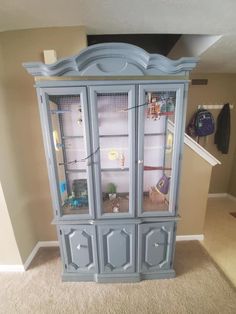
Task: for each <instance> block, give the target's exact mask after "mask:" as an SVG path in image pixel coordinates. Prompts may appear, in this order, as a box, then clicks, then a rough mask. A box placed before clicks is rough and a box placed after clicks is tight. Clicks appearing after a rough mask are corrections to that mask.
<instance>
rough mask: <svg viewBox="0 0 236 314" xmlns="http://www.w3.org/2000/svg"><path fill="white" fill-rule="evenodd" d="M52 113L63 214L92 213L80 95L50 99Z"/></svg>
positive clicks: (51, 97)
mask: <svg viewBox="0 0 236 314" xmlns="http://www.w3.org/2000/svg"><path fill="white" fill-rule="evenodd" d="M49 110H50V116H51V125H52V138H53V146H54V152H55V157H56V166H57V176H58V185H59V186H58V189H59V192H60V204H61V209H62V214H63V215H68V214H88V213H89V202H88V182H87V163H86V157H87V150H86V143H85V138H84V134H85V132H84V113H83V108H82V106H81V103H80V96H79V95H73V96H70V95H63V96H50V98H49Z"/></svg>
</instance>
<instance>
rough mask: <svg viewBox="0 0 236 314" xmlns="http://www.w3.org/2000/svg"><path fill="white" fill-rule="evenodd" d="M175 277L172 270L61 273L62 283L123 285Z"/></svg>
mask: <svg viewBox="0 0 236 314" xmlns="http://www.w3.org/2000/svg"><path fill="white" fill-rule="evenodd" d="M174 277H175V271H174V270H173V269H169V270H163V271H160V272H156V273H148V274H140V273H134V274H75V273H63V274H62V281H65V282H66V281H78V282H79V281H81V282H84V281H94V282H98V283H125V282H127V283H128V282H139V281H142V280H153V279H170V278H174Z"/></svg>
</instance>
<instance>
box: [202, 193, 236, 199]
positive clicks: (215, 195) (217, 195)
mask: <svg viewBox="0 0 236 314" xmlns="http://www.w3.org/2000/svg"><path fill="white" fill-rule="evenodd" d="M221 197H228V198H229V199H231V200H233V201H236V197H235V196H233V195H231V194H229V193H210V194H208V198H221Z"/></svg>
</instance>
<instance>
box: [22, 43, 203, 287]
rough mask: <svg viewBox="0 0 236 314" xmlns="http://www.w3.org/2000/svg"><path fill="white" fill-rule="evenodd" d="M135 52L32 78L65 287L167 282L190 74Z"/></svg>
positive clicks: (99, 54) (61, 65) (104, 48)
mask: <svg viewBox="0 0 236 314" xmlns="http://www.w3.org/2000/svg"><path fill="white" fill-rule="evenodd" d="M196 64H197V61H196V59H194V58H181V59H179V60H175V61H173V60H169V59H168V58H166V57H164V56H161V55H157V54H148V53H147V52H145V51H144V50H142V49H140V48H139V47H136V46H133V45H129V44H123V43H109V44H99V45H94V46H90V47H89V48H87V49H85V50H83V51H82V52H81V53H80V54H78V55H76V56H72V57H69V58H65V59H62V60H59V61H58V62H56V63H55V64H51V65H45V64H43V63H37V62H35V63H25V64H23V66H24V67H25V68H26V69H27V71H28V72H29V73H30V74H31V75H33V76H34V77H35V85H36V89H37V95H38V102H39V109H40V118H41V125H42V132H43V139H44V146H45V155H46V160H47V167H48V175H49V179H50V189H51V196H52V205H53V211H54V217H55V218H54V221H53V223H54V224H56V226H57V231H58V238H59V243H60V252H61V258H62V266H63V274H62V278H63V280H64V281H96V282H134V281H140V280H143V279H157V278H171V277H174V276H175V272H174V269H173V257H174V248H175V236H176V224H177V220H178V214H177V212H178V186H179V176H180V161H181V158H182V145H183V134H184V121H185V111H186V103H187V91H188V84H189V72H190V71H191V70H192V69H193V68H194V67H195V66H196Z"/></svg>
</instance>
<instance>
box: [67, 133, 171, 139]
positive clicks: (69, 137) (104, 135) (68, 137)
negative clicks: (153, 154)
mask: <svg viewBox="0 0 236 314" xmlns="http://www.w3.org/2000/svg"><path fill="white" fill-rule="evenodd" d="M162 135H166V133H145V134H144V136H162ZM128 136H129V134H103V135H99V138H113V137H128ZM76 138H78V139H79V138H84V136H83V135H64V136H62V139H63V140H66V139H76Z"/></svg>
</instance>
